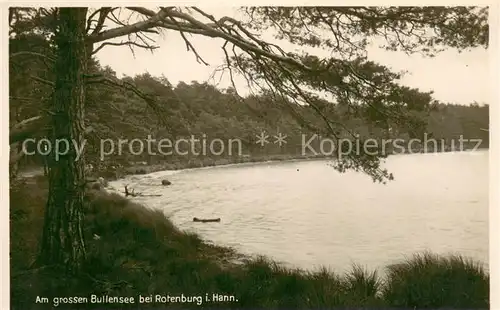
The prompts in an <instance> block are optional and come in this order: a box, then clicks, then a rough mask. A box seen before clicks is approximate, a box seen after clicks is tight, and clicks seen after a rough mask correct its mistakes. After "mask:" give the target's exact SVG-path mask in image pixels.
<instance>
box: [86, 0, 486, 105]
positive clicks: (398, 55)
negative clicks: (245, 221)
mask: <svg viewBox="0 0 500 310" xmlns="http://www.w3.org/2000/svg"><path fill="white" fill-rule="evenodd" d="M207 12H210V13H211V14H213V15H214V16H215V17H217V18H219V17H222V16H223V15H229V16H235V13H234V9H232V8H229V7H222V8H221V7H219V8H211V9H207ZM266 35H267V38H272V36H270V35H269V34H265V35H264V37H266ZM271 40H272V39H271ZM190 41H191V42H192V43H193V45H194V46H195V48H196V49H197V51H198V52H199V54H200V55H201V56H202V57H203V58H204V59H205V61H206V62H208V63H209V66H205V65H204V64H200V63H198V62H197V61H196V58H195V56H194V54H193V53H191V52H188V51H187V50H186V45H185V43H184V41H183V40H182V38H181V37H180V35H179V33H177V32H175V31H169V32H166V34H165V35H164V36H162V37H161V38H160V39H159V40H158V42H157V45H158V46H159V49H157V50H155V51H154V53H151V52H150V51H146V50H141V49H139V48H137V49H135V50H134V54H133V53H132V52H131V51H130V50H129V49H128V48H124V47H115V46H106V47H105V48H103V49H102V50H101V51H99V53H98V54H97V55H96V56H97V58H98V59H99V61H100V63H101V65H109V66H110V67H111V68H112V69H113V70H115V71H116V72H117V74H118V76H121V75H122V74H125V75H129V76H134V75H136V74H141V73H144V72H149V73H150V74H151V75H153V76H161V75H164V76H165V77H166V78H168V80H169V81H170V82H171V83H172V84H174V85H176V84H177V83H178V82H180V81H184V82H186V83H190V82H191V81H194V80H196V81H198V82H200V83H201V82H204V81H209V82H210V83H214V84H215V83H217V82H218V81H219V76H216V78H212V79H210V78H211V76H212V73H213V72H214V70H215V69H216V68H217V67H218V66H219V65H222V64H223V62H224V57H225V56H224V53H223V51H222V49H221V46H222V44H223V41H222V40H220V39H213V38H206V37H202V36H198V35H193V36H192V37H190ZM279 45H280V46H281V47H282V48H284V49H285V50H290V49H293V48H294V46H292V45H291V44H286V42H285V43H284V44H281V43H280V44H279ZM368 57H369V59H370V60H373V61H376V62H379V63H381V64H383V65H386V66H388V67H389V68H392V69H394V70H395V71H400V70H408V71H409V74H407V75H406V76H405V77H404V78H403V79H402V80H401V83H402V84H404V85H407V86H411V87H416V88H419V89H421V90H422V91H429V90H433V91H434V97H435V98H436V99H438V100H440V101H443V102H449V103H457V104H470V103H472V102H474V101H477V102H480V103H482V102H485V103H490V101H491V100H490V99H489V97H490V90H489V89H490V84H489V77H490V75H489V67H488V51H487V50H484V49H481V48H478V49H474V50H471V51H464V52H462V53H458V52H457V51H455V50H447V51H444V52H442V53H440V54H438V55H437V56H436V57H434V58H424V57H422V56H418V55H411V56H409V55H406V54H405V53H404V52H389V51H385V50H381V49H379V48H376V47H373V48H370V49H369V50H368ZM219 85H220V86H221V87H227V86H229V85H230V84H229V79H228V78H227V75H226V77H224V78H223V79H222V82H221V83H220V84H219ZM245 85H246V84H245V83H243V81H242V80H241V83H239V82H237V87H238V91H239V93H241V94H245V93H247V92H246V91H245V88H246V87H245Z"/></svg>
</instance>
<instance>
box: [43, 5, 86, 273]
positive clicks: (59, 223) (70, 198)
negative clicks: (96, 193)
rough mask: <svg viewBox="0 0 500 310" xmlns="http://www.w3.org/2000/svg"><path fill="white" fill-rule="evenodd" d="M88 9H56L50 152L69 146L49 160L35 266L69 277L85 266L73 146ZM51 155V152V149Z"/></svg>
mask: <svg viewBox="0 0 500 310" xmlns="http://www.w3.org/2000/svg"><path fill="white" fill-rule="evenodd" d="M86 15H87V8H60V9H59V16H58V18H59V23H58V24H59V29H58V31H57V32H56V35H55V43H56V45H57V57H56V64H55V70H56V72H55V73H56V74H55V75H56V81H55V89H54V99H53V100H54V101H53V108H52V109H53V110H52V112H53V116H52V124H51V125H52V126H51V127H52V133H51V135H52V136H51V141H52V146H54V145H55V141H56V139H64V140H67V141H68V142H69V145H70V151H69V152H68V153H67V154H66V155H65V156H60V157H59V159H57V158H56V157H55V154H54V151H52V153H51V154H50V156H49V158H48V159H49V166H50V170H49V197H48V200H47V205H46V210H45V223H44V230H43V237H42V244H41V250H40V256H39V262H41V263H42V264H45V265H47V264H61V265H64V266H65V267H66V270H67V271H68V272H70V273H74V272H78V271H79V270H80V268H81V266H82V263H83V262H84V260H85V244H84V238H83V229H82V225H83V196H84V182H85V176H84V166H85V162H84V160H83V158H80V159H79V160H78V161H77V160H76V158H77V154H76V151H75V149H74V147H71V146H72V145H73V141H75V142H76V143H77V144H78V145H82V143H83V139H84V122H83V120H84V102H85V87H84V81H83V74H84V73H85V72H86V67H87V60H88V55H87V48H86V43H85V26H86ZM52 149H53V148H52Z"/></svg>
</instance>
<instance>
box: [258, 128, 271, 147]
mask: <svg viewBox="0 0 500 310" xmlns="http://www.w3.org/2000/svg"><path fill="white" fill-rule="evenodd" d="M267 138H269V136H268V135H266V133H265V132H264V131H263V132H261V133H260V135H257V141H256V142H255V143H256V144H260V146H264V145H265V144H266V143H269V141H267Z"/></svg>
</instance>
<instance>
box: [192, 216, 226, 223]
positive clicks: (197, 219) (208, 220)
mask: <svg viewBox="0 0 500 310" xmlns="http://www.w3.org/2000/svg"><path fill="white" fill-rule="evenodd" d="M193 222H201V223H210V222H220V217H219V218H216V219H199V218H197V217H193Z"/></svg>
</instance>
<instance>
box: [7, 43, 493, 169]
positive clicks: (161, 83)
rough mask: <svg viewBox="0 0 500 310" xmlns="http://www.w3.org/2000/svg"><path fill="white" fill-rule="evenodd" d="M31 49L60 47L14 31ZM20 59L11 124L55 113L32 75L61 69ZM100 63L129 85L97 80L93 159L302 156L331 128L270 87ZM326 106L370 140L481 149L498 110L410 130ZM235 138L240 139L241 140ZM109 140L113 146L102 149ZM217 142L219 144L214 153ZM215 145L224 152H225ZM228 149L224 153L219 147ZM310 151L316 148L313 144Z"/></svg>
mask: <svg viewBox="0 0 500 310" xmlns="http://www.w3.org/2000/svg"><path fill="white" fill-rule="evenodd" d="M26 49H28V50H32V51H35V52H40V53H47V50H49V51H50V49H51V47H50V44H48V43H47V42H45V41H44V40H41V39H40V38H39V37H37V36H36V35H26V36H21V37H16V38H11V40H10V53H11V55H12V54H13V53H16V52H17V51H19V50H26ZM20 59H21V61H17V62H13V61H11V62H10V69H11V71H10V100H9V104H10V122H11V126H12V125H14V124H16V123H19V122H21V121H22V120H24V119H27V118H29V117H34V116H37V115H39V114H40V113H44V111H48V107H49V102H50V100H51V85H50V83H47V82H44V81H43V80H40V79H39V80H38V81H33V80H32V77H33V76H34V75H36V76H38V77H41V78H42V79H44V80H46V81H50V79H51V76H52V75H53V74H52V69H53V68H51V67H50V63H49V64H48V63H47V62H46V61H45V60H44V59H38V58H37V57H34V56H32V55H27V56H26V57H24V58H23V57H20ZM90 69H91V70H90V71H91V74H95V75H96V76H97V75H104V76H106V77H110V78H112V80H113V81H119V83H120V84H121V85H122V86H125V88H123V87H117V86H116V85H113V84H109V83H107V84H106V83H93V84H89V85H88V91H87V103H86V111H85V117H86V119H85V122H86V125H87V127H88V128H89V131H88V134H87V145H86V148H85V150H86V152H87V159H88V160H89V161H90V162H99V161H100V159H101V158H100V154H101V153H102V152H103V151H104V152H108V153H109V154H108V155H106V156H105V158H104V161H105V162H110V163H111V162H114V163H116V162H120V163H122V164H124V165H129V164H130V163H131V162H146V163H148V164H157V163H162V162H172V163H175V162H181V163H182V162H184V163H185V162H190V161H197V160H199V158H200V156H201V157H204V158H210V157H212V159H213V160H216V159H222V158H223V159H225V160H226V161H227V160H228V161H230V162H235V161H240V160H241V157H242V156H241V155H245V156H248V157H250V158H252V157H259V158H272V157H273V156H277V155H280V156H287V155H288V156H290V157H296V156H300V155H302V152H303V150H304V149H303V145H304V141H310V140H311V139H312V140H314V141H313V142H312V143H311V144H310V145H311V146H312V147H313V148H316V149H318V147H319V145H320V143H319V141H320V138H319V136H317V137H318V138H314V137H316V136H315V135H316V134H323V132H321V131H320V129H321V128H325V127H326V123H325V121H324V119H322V117H320V115H319V114H318V113H317V112H318V111H314V110H313V109H312V108H311V107H309V106H301V105H295V106H293V108H292V109H290V107H289V105H286V104H283V102H282V99H280V100H277V99H275V98H276V97H275V96H272V94H270V93H259V94H255V95H250V96H246V97H245V98H242V97H240V96H239V95H238V93H237V92H236V91H235V89H233V88H228V89H218V88H216V87H215V86H212V85H210V84H208V83H198V82H196V81H193V82H191V83H189V84H188V83H185V82H180V83H179V84H177V85H175V86H174V85H172V84H171V83H170V82H169V81H168V79H166V78H165V77H155V76H151V75H150V74H148V73H144V74H139V75H136V76H134V77H123V78H118V77H117V76H116V74H115V72H114V71H113V70H112V69H111V68H109V67H101V66H100V65H99V63H98V62H97V61H95V60H93V61H92V63H91V64H90ZM115 84H116V83H115ZM127 85H134V86H135V87H137V89H140V91H141V92H142V93H141V94H137V92H134V91H133V90H132V89H131V88H127ZM126 89H130V90H126ZM283 100H285V99H283ZM280 101H281V102H280ZM318 106H319V107H320V108H321V113H322V114H323V115H324V116H326V117H327V118H328V119H329V120H331V121H332V123H334V124H336V126H337V128H339V137H344V138H350V139H353V136H352V134H356V135H359V136H360V137H361V138H363V139H366V138H375V139H398V138H399V139H403V140H404V141H408V140H409V139H412V138H419V139H422V138H423V135H424V134H427V138H428V139H430V138H434V139H436V140H439V141H440V140H443V141H445V144H446V145H448V146H449V145H450V144H451V141H455V142H454V143H455V144H456V145H457V142H456V141H458V139H459V138H460V137H463V139H481V140H482V143H481V147H483V148H485V147H488V146H489V141H488V131H487V130H488V127H489V125H488V122H489V112H488V105H485V104H481V105H479V104H477V103H473V104H471V105H469V106H463V105H456V104H434V105H432V106H431V107H429V108H428V109H426V110H425V111H421V112H419V114H418V115H417V114H415V117H416V118H417V119H418V120H419V121H421V122H423V123H424V126H423V127H422V128H421V130H420V131H419V132H408V131H404V130H400V128H399V127H398V126H394V125H392V124H380V123H371V122H369V121H366V117H365V116H364V115H362V113H360V114H359V115H356V114H355V113H352V111H347V109H350V108H351V107H345V106H340V105H335V104H332V103H329V102H326V101H318ZM49 112H50V111H49ZM49 112H47V113H49ZM414 113H417V112H414ZM339 124H340V125H339ZM315 128H318V130H316V129H315ZM261 133H263V134H264V135H267V136H268V137H267V138H266V141H267V142H269V143H266V144H265V145H264V146H262V145H261V144H258V143H257V142H258V135H260V134H261ZM280 133H281V135H282V137H283V138H284V140H285V141H286V143H281V145H280V143H275V142H279V140H277V139H276V138H275V137H274V136H275V135H278V134H280ZM43 136H44V133H43V132H40V135H39V138H40V137H43ZM284 136H286V138H285V137H284ZM192 137H194V138H195V139H198V140H200V141H199V142H196V143H197V144H196V150H195V152H193V149H192V147H191V145H189V144H188V143H183V144H179V145H178V148H177V149H176V150H174V149H175V145H172V146H171V147H170V148H169V149H168V151H172V152H171V153H170V154H168V155H162V154H161V153H159V152H158V151H157V150H159V146H158V141H159V140H161V139H169V140H170V141H174V142H175V141H179V139H190V138H192ZM321 137H324V136H321ZM148 138H149V139H151V140H152V142H151V146H152V150H153V152H148V151H147V150H146V149H144V150H143V151H142V152H140V147H141V143H139V142H137V141H136V142H134V143H124V144H122V146H121V149H119V148H118V141H119V140H120V139H121V140H128V141H129V142H130V141H132V140H133V139H139V140H141V141H142V146H145V145H146V144H147V143H146V142H147V139H148ZM215 139H220V141H222V143H223V145H221V142H220V141H218V143H213V145H212V144H211V143H212V141H214V140H215ZM235 140H237V141H240V142H238V143H235V142H234V141H235ZM230 141H233V143H231V142H230ZM111 145H113V149H111ZM103 146H104V147H105V148H106V149H102V147H103ZM211 146H212V148H213V150H210V147H211ZM457 146H458V145H457ZM471 146H473V145H471ZM418 147H419V146H417V148H418ZM203 148H205V151H203ZM207 149H208V151H207ZM214 150H215V151H216V153H217V154H215V155H214V154H213V153H214V152H213V151H214ZM220 151H222V153H221V154H218V153H219V152H220ZM389 151H390V150H389ZM307 152H308V154H309V155H314V154H313V152H311V151H310V149H307ZM245 156H244V157H245ZM36 161H38V162H40V159H39V158H36V157H32V158H27V159H25V160H24V163H25V164H30V163H33V162H36Z"/></svg>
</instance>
